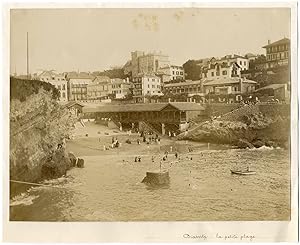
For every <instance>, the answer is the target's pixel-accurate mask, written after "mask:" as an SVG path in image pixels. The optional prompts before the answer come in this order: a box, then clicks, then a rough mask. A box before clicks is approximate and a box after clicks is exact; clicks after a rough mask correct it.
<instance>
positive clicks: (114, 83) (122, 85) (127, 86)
mask: <svg viewBox="0 0 300 245" xmlns="http://www.w3.org/2000/svg"><path fill="white" fill-rule="evenodd" d="M111 91H112V94H113V95H114V97H115V99H124V98H126V96H129V95H132V92H133V84H132V83H131V82H129V79H126V80H125V79H120V78H115V79H111Z"/></svg>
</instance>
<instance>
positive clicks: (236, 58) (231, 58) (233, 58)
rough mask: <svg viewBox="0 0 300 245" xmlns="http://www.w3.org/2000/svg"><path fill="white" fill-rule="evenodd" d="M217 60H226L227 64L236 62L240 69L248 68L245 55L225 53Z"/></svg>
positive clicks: (221, 61)
mask: <svg viewBox="0 0 300 245" xmlns="http://www.w3.org/2000/svg"><path fill="white" fill-rule="evenodd" d="M217 62H220V63H223V62H227V63H228V64H229V65H230V64H233V63H236V64H238V65H239V66H240V68H241V70H242V71H244V70H248V69H249V60H248V59H247V58H246V57H244V56H240V55H237V54H233V55H226V56H224V57H222V58H221V59H220V60H218V61H217Z"/></svg>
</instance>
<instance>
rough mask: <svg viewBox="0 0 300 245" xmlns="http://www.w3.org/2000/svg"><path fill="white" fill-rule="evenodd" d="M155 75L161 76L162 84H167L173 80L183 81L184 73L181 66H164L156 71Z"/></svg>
mask: <svg viewBox="0 0 300 245" xmlns="http://www.w3.org/2000/svg"><path fill="white" fill-rule="evenodd" d="M157 75H161V76H162V77H161V78H162V83H163V84H164V83H168V82H170V81H174V80H184V79H185V73H184V69H183V67H182V66H176V65H171V66H166V67H162V68H160V69H159V70H158V72H157Z"/></svg>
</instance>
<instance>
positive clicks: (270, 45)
mask: <svg viewBox="0 0 300 245" xmlns="http://www.w3.org/2000/svg"><path fill="white" fill-rule="evenodd" d="M287 43H290V39H288V38H286V37H285V38H283V39H280V40H278V41H276V42H274V43H270V44H268V45H266V46H263V48H268V47H272V46H276V45H280V44H287Z"/></svg>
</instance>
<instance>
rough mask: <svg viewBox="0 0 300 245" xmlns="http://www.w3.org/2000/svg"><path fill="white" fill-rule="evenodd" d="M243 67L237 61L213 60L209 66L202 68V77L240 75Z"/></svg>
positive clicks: (213, 77)
mask: <svg viewBox="0 0 300 245" xmlns="http://www.w3.org/2000/svg"><path fill="white" fill-rule="evenodd" d="M240 75H241V67H240V66H239V64H237V63H235V62H234V63H231V62H226V61H223V62H217V61H216V60H212V61H211V62H210V63H209V64H208V65H207V66H204V67H202V69H201V78H202V79H215V78H216V79H218V78H223V79H224V78H230V77H240Z"/></svg>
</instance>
